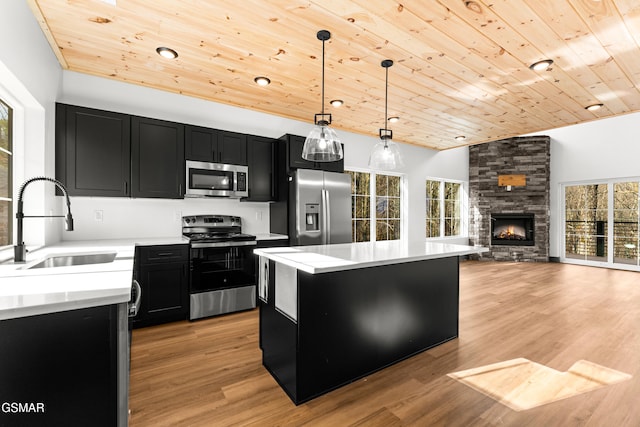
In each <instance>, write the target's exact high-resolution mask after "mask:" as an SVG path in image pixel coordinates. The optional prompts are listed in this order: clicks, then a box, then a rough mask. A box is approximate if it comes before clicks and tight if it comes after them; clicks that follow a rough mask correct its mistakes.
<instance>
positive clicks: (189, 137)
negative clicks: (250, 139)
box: [185, 125, 247, 166]
mask: <svg viewBox="0 0 640 427" xmlns="http://www.w3.org/2000/svg"><path fill="white" fill-rule="evenodd" d="M185 143H186V148H185V158H186V159H187V160H197V161H201V162H211V163H226V164H232V165H245V166H246V165H247V135H245V134H241V133H236V132H227V131H222V130H218V129H210V128H204V127H200V126H190V125H187V126H186V129H185Z"/></svg>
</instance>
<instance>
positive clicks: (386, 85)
mask: <svg viewBox="0 0 640 427" xmlns="http://www.w3.org/2000/svg"><path fill="white" fill-rule="evenodd" d="M385 71H386V75H385V79H384V132H385V133H387V130H388V129H387V122H388V120H387V102H388V100H389V67H385ZM385 145H387V141H386V140H385Z"/></svg>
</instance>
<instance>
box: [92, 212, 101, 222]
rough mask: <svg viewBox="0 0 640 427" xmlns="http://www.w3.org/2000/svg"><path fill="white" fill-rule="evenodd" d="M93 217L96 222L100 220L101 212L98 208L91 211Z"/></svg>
mask: <svg viewBox="0 0 640 427" xmlns="http://www.w3.org/2000/svg"><path fill="white" fill-rule="evenodd" d="M93 219H94V221H96V222H102V219H103V212H102V211H101V210H99V209H96V210H94V211H93Z"/></svg>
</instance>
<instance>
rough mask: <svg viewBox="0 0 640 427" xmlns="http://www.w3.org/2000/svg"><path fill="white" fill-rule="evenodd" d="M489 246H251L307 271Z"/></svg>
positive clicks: (442, 255)
mask: <svg viewBox="0 0 640 427" xmlns="http://www.w3.org/2000/svg"><path fill="white" fill-rule="evenodd" d="M488 250H489V249H488V248H484V247H478V246H465V245H454V244H447V243H431V242H412V243H408V242H404V241H400V240H391V241H383V242H360V243H343V244H337V245H317V246H292V247H280V248H265V249H254V251H253V252H254V253H255V254H257V255H260V256H264V257H267V258H269V259H270V260H272V261H275V262H279V263H282V264H284V265H287V266H289V267H293V268H296V269H298V270H301V271H305V272H307V273H311V274H319V273H329V272H332V271H342V270H351V269H356V268H365V267H375V266H380V265H388V264H398V263H403V262H411V261H421V260H427V259H436V258H446V257H451V256H461V255H470V254H479V253H482V252H487V251H488Z"/></svg>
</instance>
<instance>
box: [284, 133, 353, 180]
mask: <svg viewBox="0 0 640 427" xmlns="http://www.w3.org/2000/svg"><path fill="white" fill-rule="evenodd" d="M305 139H306V138H305V137H303V136H298V135H291V134H287V135H283V136H282V137H280V144H281V147H280V149H279V150H278V152H279V158H281V159H284V160H285V162H284V164H285V165H286V167H287V170H291V169H317V170H323V171H329V172H344V159H342V160H339V161H337V162H310V161H308V160H305V159H303V158H302V149H303V148H304V141H305ZM342 149H343V151H344V144H343V147H342Z"/></svg>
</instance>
